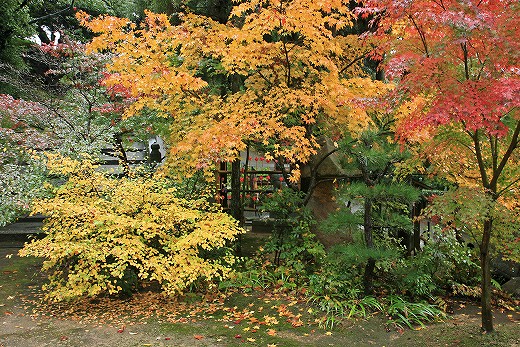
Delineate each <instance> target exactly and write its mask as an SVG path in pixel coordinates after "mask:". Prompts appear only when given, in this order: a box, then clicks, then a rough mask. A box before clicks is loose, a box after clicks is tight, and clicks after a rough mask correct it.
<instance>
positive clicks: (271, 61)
mask: <svg viewBox="0 0 520 347" xmlns="http://www.w3.org/2000/svg"><path fill="white" fill-rule="evenodd" d="M230 18H231V19H232V20H231V21H230V22H229V23H228V24H227V25H222V24H220V23H218V22H216V21H213V20H211V19H209V18H207V17H200V16H195V15H185V16H184V17H183V18H182V19H183V21H182V23H181V24H180V25H177V26H173V25H171V24H170V22H169V21H168V18H167V17H166V16H164V15H156V14H152V13H148V17H147V19H146V21H145V22H144V23H143V25H141V26H136V25H135V24H132V23H131V22H130V21H128V20H125V19H117V18H113V17H101V18H96V19H93V18H90V17H89V16H88V15H86V14H81V15H80V19H81V20H82V22H83V23H84V24H85V25H86V26H87V27H89V28H90V29H91V30H93V31H94V32H96V33H98V36H97V37H95V38H94V40H93V41H92V43H91V44H90V49H91V50H107V49H108V50H111V51H113V52H114V53H115V56H114V59H113V60H112V62H111V64H110V65H109V70H110V71H111V72H112V73H113V75H112V78H111V79H110V80H109V82H108V83H114V84H121V85H123V86H124V87H126V88H128V89H129V90H130V91H131V95H132V96H133V97H135V98H137V100H136V102H135V103H134V104H133V105H132V106H131V107H130V108H129V109H128V111H127V112H126V114H125V115H126V116H132V115H135V114H138V113H139V112H141V111H142V110H146V109H153V110H155V111H156V112H159V113H162V114H164V115H165V116H168V117H172V119H173V125H172V137H171V144H172V146H171V153H170V156H169V164H168V165H169V167H170V168H174V169H182V171H183V172H189V171H193V169H200V168H213V167H214V165H215V163H217V162H219V161H220V162H223V161H227V162H229V161H233V160H235V159H236V158H237V157H238V153H239V152H240V151H243V150H244V149H245V148H246V146H247V145H248V144H250V143H254V144H256V145H257V146H261V147H262V148H263V149H264V150H265V152H266V158H269V159H274V158H278V159H280V160H281V161H286V162H288V163H290V164H291V165H292V166H293V168H294V169H295V170H294V171H293V175H292V177H291V181H292V182H293V183H295V182H297V181H298V180H299V167H301V165H303V164H305V163H307V162H308V161H309V158H310V157H311V155H313V154H314V153H316V149H317V148H318V147H319V145H318V142H317V140H316V137H317V136H318V135H319V134H320V132H321V131H322V130H323V129H325V128H327V127H329V126H334V127H335V126H337V124H347V126H350V127H356V126H359V125H360V124H359V122H360V115H361V114H363V110H362V109H361V108H360V107H357V106H356V105H355V104H353V103H352V99H353V98H355V97H358V96H361V95H363V96H369V95H373V94H377V93H378V92H379V90H378V87H377V86H378V84H377V83H374V82H373V81H372V80H371V79H370V78H359V77H354V76H356V73H358V72H360V65H359V64H358V63H359V62H360V57H364V56H365V55H366V54H367V52H368V51H369V49H367V48H363V46H362V45H361V41H360V38H359V36H358V35H347V34H345V32H344V31H343V30H344V29H345V28H347V27H348V26H349V25H351V24H352V19H353V14H352V13H351V11H350V10H349V8H348V6H346V5H344V4H343V3H342V2H341V1H334V2H331V3H319V2H312V1H289V2H278V1H273V2H267V1H250V2H245V3H242V4H240V5H238V6H236V7H235V8H234V9H233V10H232V12H231V17H230ZM207 58H212V59H213V60H212V64H211V68H212V69H214V70H217V71H219V72H220V73H222V74H224V75H227V76H229V77H230V78H236V79H237V80H238V81H239V85H238V87H239V88H237V90H236V91H235V92H226V93H225V94H224V95H222V94H221V93H219V92H215V91H212V90H211V88H209V87H208V83H207V81H206V80H204V79H203V78H201V77H200V74H199V73H200V67H201V64H200V62H201V61H202V60H203V59H207Z"/></svg>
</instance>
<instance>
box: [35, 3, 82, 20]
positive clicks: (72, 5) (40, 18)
mask: <svg viewBox="0 0 520 347" xmlns="http://www.w3.org/2000/svg"><path fill="white" fill-rule="evenodd" d="M72 9H74V0H71V2H70V5H68V6H67V7H64V8H62V9H61V10H59V11H57V12H54V13H49V14H47V15H45V16H41V17H38V18H34V19H33V20H30V21H29V23H28V24H34V23H36V22H39V21H41V20H44V19H47V18H51V17H54V16H57V15H59V14H61V13H63V12H66V11H70V10H72Z"/></svg>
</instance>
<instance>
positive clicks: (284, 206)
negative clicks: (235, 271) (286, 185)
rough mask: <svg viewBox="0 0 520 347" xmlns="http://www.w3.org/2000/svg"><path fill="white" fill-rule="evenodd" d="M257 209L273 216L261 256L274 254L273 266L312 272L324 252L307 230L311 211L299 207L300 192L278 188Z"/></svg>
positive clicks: (311, 223)
mask: <svg viewBox="0 0 520 347" xmlns="http://www.w3.org/2000/svg"><path fill="white" fill-rule="evenodd" d="M260 210H261V211H263V212H269V215H270V216H272V217H273V218H272V219H271V220H272V222H273V232H272V234H271V237H270V238H269V240H268V241H267V243H266V244H265V245H264V247H263V251H262V253H263V254H274V264H275V265H277V266H279V265H284V266H288V267H292V268H293V269H294V270H295V271H297V272H304V271H306V272H307V273H312V272H313V271H314V269H315V265H316V263H317V261H318V260H319V259H320V258H322V257H323V255H324V254H325V251H324V248H323V245H322V244H321V243H320V242H319V241H318V240H317V239H316V235H315V234H314V233H313V232H312V231H311V226H312V225H313V223H315V221H314V219H313V217H312V214H311V212H310V211H309V210H308V209H307V208H306V207H305V206H303V193H301V192H296V191H294V190H292V189H280V190H278V191H276V192H274V193H273V194H272V195H271V196H270V197H269V198H268V199H266V201H265V202H264V203H263V204H262V206H261V207H260Z"/></svg>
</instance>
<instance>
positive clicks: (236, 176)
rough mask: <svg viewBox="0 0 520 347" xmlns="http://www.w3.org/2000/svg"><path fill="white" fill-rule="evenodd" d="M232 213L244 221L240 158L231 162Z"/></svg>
mask: <svg viewBox="0 0 520 347" xmlns="http://www.w3.org/2000/svg"><path fill="white" fill-rule="evenodd" d="M230 209H231V215H232V216H233V218H235V219H236V220H238V221H240V223H242V222H243V221H242V219H243V218H242V206H241V203H240V158H238V159H235V160H233V162H232V163H231V206H230Z"/></svg>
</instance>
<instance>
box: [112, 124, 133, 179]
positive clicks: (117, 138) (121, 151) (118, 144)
mask: <svg viewBox="0 0 520 347" xmlns="http://www.w3.org/2000/svg"><path fill="white" fill-rule="evenodd" d="M114 146H115V148H116V150H117V159H119V164H120V165H121V166H122V167H123V176H124V177H127V176H128V175H129V174H130V164H129V163H128V157H127V156H126V151H125V148H124V147H123V139H122V135H120V134H117V135H114Z"/></svg>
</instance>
